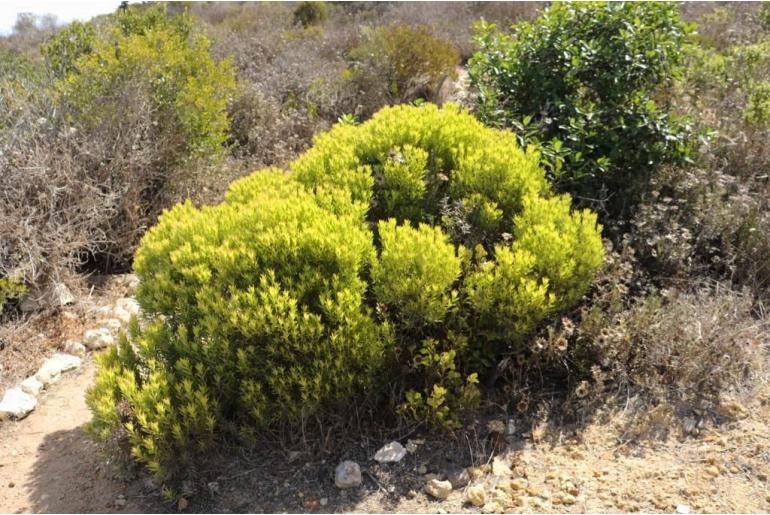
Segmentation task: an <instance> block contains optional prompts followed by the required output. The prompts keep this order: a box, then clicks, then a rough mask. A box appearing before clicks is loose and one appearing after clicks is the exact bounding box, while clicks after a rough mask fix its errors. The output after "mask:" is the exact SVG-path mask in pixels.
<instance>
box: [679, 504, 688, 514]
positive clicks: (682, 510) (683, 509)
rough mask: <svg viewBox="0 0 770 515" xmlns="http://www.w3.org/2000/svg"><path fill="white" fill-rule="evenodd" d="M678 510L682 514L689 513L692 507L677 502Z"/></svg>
mask: <svg viewBox="0 0 770 515" xmlns="http://www.w3.org/2000/svg"><path fill="white" fill-rule="evenodd" d="M676 512H677V513H679V514H680V515H688V514H689V513H690V507H689V506H687V505H686V504H677V505H676Z"/></svg>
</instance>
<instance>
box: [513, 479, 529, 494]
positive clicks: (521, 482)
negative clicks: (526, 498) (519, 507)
mask: <svg viewBox="0 0 770 515" xmlns="http://www.w3.org/2000/svg"><path fill="white" fill-rule="evenodd" d="M525 488H527V481H526V480H525V479H522V478H516V479H514V480H513V481H511V490H513V491H516V492H518V491H520V490H524V489H525Z"/></svg>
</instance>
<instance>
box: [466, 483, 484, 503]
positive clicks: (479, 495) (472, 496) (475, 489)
mask: <svg viewBox="0 0 770 515" xmlns="http://www.w3.org/2000/svg"><path fill="white" fill-rule="evenodd" d="M465 499H466V500H467V501H468V502H469V503H471V504H472V505H474V506H476V507H478V508H481V507H482V506H484V504H486V502H487V493H486V492H485V491H484V488H483V487H482V486H472V487H470V488H468V491H467V492H466V493H465Z"/></svg>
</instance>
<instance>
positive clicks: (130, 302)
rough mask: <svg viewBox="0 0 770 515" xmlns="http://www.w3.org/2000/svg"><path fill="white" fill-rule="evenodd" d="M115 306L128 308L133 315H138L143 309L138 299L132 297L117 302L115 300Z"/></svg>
mask: <svg viewBox="0 0 770 515" xmlns="http://www.w3.org/2000/svg"><path fill="white" fill-rule="evenodd" d="M115 306H116V307H118V308H121V309H124V310H126V311H127V312H129V313H130V314H132V315H138V314H139V312H140V311H141V309H142V308H141V307H140V306H139V303H138V302H137V301H136V299H132V298H130V297H125V298H122V299H118V300H117V302H115Z"/></svg>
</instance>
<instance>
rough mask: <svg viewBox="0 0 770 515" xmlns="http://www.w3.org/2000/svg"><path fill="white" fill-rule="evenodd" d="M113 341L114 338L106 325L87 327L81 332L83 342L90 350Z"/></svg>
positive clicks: (100, 347) (105, 345)
mask: <svg viewBox="0 0 770 515" xmlns="http://www.w3.org/2000/svg"><path fill="white" fill-rule="evenodd" d="M114 343H115V338H114V337H113V336H112V334H111V333H110V330H109V329H108V328H107V327H100V328H98V329H89V330H88V331H86V332H85V334H83V344H84V345H85V346H86V347H88V348H89V349H91V350H96V349H103V348H104V347H109V346H110V345H112V344H114Z"/></svg>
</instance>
